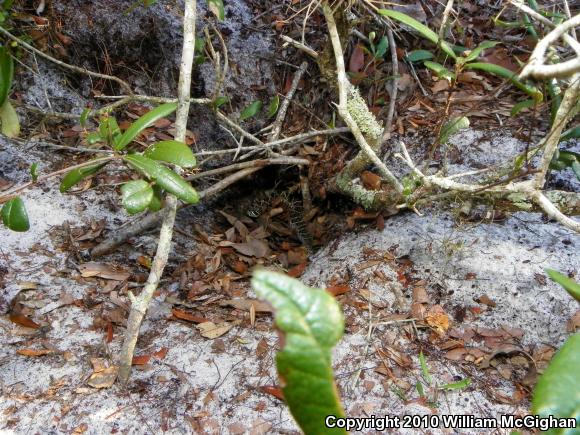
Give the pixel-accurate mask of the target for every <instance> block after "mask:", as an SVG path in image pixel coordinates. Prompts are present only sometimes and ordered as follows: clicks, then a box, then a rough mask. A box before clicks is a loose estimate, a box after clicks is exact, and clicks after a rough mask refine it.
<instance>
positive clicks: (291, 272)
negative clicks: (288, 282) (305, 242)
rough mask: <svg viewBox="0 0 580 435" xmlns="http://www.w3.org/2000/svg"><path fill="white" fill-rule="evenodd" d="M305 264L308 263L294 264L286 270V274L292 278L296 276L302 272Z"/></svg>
mask: <svg viewBox="0 0 580 435" xmlns="http://www.w3.org/2000/svg"><path fill="white" fill-rule="evenodd" d="M307 264H308V263H306V262H304V263H302V264H299V265H298V266H294V267H293V268H292V269H290V270H288V275H289V276H291V277H292V278H298V277H299V276H300V275H302V274H303V273H304V270H305V269H306V265H307Z"/></svg>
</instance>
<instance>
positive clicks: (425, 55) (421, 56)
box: [405, 50, 435, 62]
mask: <svg viewBox="0 0 580 435" xmlns="http://www.w3.org/2000/svg"><path fill="white" fill-rule="evenodd" d="M434 57H435V55H434V54H433V53H431V52H430V51H427V50H413V51H411V52H409V54H408V55H407V56H406V57H405V58H406V59H407V60H408V61H409V62H421V61H423V60H429V59H433V58H434Z"/></svg>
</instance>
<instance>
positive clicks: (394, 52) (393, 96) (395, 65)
mask: <svg viewBox="0 0 580 435" xmlns="http://www.w3.org/2000/svg"><path fill="white" fill-rule="evenodd" d="M387 38H388V40H389V46H390V47H391V63H392V64H393V81H392V82H391V86H392V87H391V100H390V101H389V112H388V114H387V122H386V123H385V133H384V134H383V141H384V140H387V139H389V138H390V137H391V128H392V126H393V117H394V115H395V104H396V103H397V92H398V90H399V87H398V85H397V82H398V81H399V78H398V76H399V60H398V59H397V46H396V45H395V38H394V37H393V31H392V30H391V29H387Z"/></svg>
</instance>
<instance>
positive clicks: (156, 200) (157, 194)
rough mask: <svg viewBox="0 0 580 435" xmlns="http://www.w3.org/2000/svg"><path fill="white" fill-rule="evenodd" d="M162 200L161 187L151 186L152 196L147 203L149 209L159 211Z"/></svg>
mask: <svg viewBox="0 0 580 435" xmlns="http://www.w3.org/2000/svg"><path fill="white" fill-rule="evenodd" d="M162 201H163V189H161V188H160V187H159V186H157V185H155V186H153V198H151V202H150V203H149V210H151V211H159V210H161V205H162Z"/></svg>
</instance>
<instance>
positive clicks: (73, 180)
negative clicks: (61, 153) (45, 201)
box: [60, 162, 108, 193]
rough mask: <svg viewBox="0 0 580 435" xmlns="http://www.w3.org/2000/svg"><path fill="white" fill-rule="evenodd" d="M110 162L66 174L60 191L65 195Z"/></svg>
mask: <svg viewBox="0 0 580 435" xmlns="http://www.w3.org/2000/svg"><path fill="white" fill-rule="evenodd" d="M107 163H108V162H105V163H95V164H94V165H89V166H85V167H82V168H77V169H73V170H72V171H69V172H67V173H66V175H65V176H64V177H63V179H62V181H61V182H60V191H61V193H64V192H66V191H68V190H69V189H70V188H71V187H73V186H74V185H75V184H77V183H80V182H81V181H82V180H84V179H85V178H87V177H88V176H90V175H93V174H95V173H97V172H98V171H99V170H100V169H101V168H103V167H104V166H105V165H106V164H107Z"/></svg>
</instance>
